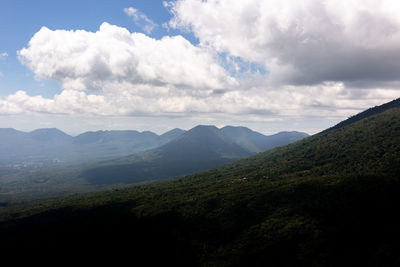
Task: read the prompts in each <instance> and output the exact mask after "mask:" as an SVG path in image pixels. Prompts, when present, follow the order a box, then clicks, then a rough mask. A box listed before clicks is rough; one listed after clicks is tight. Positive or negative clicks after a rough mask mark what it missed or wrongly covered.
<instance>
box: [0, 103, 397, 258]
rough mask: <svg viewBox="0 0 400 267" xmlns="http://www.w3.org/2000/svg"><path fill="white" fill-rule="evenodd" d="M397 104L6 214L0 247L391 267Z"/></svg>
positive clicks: (394, 238) (394, 255) (85, 253)
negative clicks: (176, 171)
mask: <svg viewBox="0 0 400 267" xmlns="http://www.w3.org/2000/svg"><path fill="white" fill-rule="evenodd" d="M399 102H400V101H399V100H396V101H395V102H394V103H395V105H393V106H392V107H390V108H388V109H384V110H381V111H379V112H373V113H372V114H371V115H368V116H364V117H363V118H362V119H360V120H356V121H354V122H351V123H345V124H342V125H343V127H333V128H331V129H330V130H327V131H324V132H322V133H320V134H317V135H314V136H312V137H309V138H307V139H304V140H302V141H299V142H296V143H293V144H290V145H288V146H285V147H281V148H277V149H274V150H271V151H267V152H265V153H260V154H258V155H256V156H252V157H249V158H246V159H242V160H239V161H235V162H233V163H230V164H228V165H225V166H223V167H220V168H217V169H213V170H209V171H207V172H203V173H198V174H194V175H190V176H186V177H183V178H180V179H175V180H172V181H167V182H157V183H152V184H147V185H146V184H145V185H140V186H135V187H129V188H122V189H121V188H119V189H115V190H111V191H106V192H102V193H93V194H86V195H77V196H71V197H68V198H60V199H55V200H48V201H41V202H36V203H31V204H30V205H28V206H23V207H16V208H14V209H13V210H7V212H3V216H2V223H1V224H0V236H1V241H2V242H1V246H2V247H1V248H2V249H3V251H9V250H10V249H11V250H18V251H35V252H39V251H46V252H51V253H55V254H56V255H65V251H66V249H70V248H71V247H72V251H73V252H74V253H76V254H74V255H81V256H86V257H88V255H89V254H88V253H89V252H93V251H94V252H96V253H99V254H100V255H102V256H104V257H107V256H110V258H112V257H117V259H119V260H121V259H128V258H135V260H136V262H145V263H146V264H173V265H182V266H394V265H398V264H399V263H400V256H399V254H398V251H399V250H400V245H399V244H398V240H399V239H400V230H399V227H398V225H399V224H400V219H399V218H398V216H397V211H398V209H399V208H400V204H399V203H400V194H399V192H400V107H399ZM378 109H379V107H378Z"/></svg>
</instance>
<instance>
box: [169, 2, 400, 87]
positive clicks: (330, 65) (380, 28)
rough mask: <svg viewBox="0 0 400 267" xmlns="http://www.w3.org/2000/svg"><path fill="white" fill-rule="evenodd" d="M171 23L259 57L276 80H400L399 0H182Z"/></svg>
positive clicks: (173, 5) (236, 52) (222, 48)
mask: <svg viewBox="0 0 400 267" xmlns="http://www.w3.org/2000/svg"><path fill="white" fill-rule="evenodd" d="M164 6H166V7H169V8H170V10H171V12H172V14H173V15H174V17H173V19H171V21H170V22H169V26H170V27H174V28H179V29H185V30H190V31H193V33H194V34H195V36H196V37H198V38H199V40H200V42H201V44H202V45H208V46H210V47H212V48H214V49H216V50H217V51H219V52H227V53H228V54H230V55H232V56H235V57H241V58H243V59H245V60H248V61H250V62H258V63H261V64H263V65H264V66H265V68H266V69H267V70H268V71H269V72H270V77H269V80H270V82H275V84H293V85H296V84H298V85H310V84H318V83H322V82H326V81H335V82H346V83H352V84H355V83H356V82H359V81H367V82H369V83H373V84H376V86H379V85H382V84H384V83H386V82H392V81H399V80H400V78H399V77H400V63H399V62H400V53H399V49H400V16H399V14H400V4H399V3H398V1H396V0H368V1H365V0H351V1H349V0H324V1H320V0H304V1H292V0H219V1H216V0H208V1H202V0H178V1H176V2H169V3H166V4H164Z"/></svg>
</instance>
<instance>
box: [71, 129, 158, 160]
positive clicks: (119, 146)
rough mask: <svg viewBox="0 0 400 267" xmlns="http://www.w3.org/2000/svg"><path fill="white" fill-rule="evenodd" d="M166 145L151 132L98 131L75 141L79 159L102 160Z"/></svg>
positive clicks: (77, 137) (87, 133)
mask: <svg viewBox="0 0 400 267" xmlns="http://www.w3.org/2000/svg"><path fill="white" fill-rule="evenodd" d="M163 143H164V141H163V140H161V138H160V137H159V136H158V135H157V134H155V133H153V132H149V131H145V132H138V131H97V132H85V133H83V134H80V135H78V136H76V137H75V138H74V140H73V146H74V151H75V154H76V156H77V157H79V158H81V159H82V160H85V158H91V159H102V158H111V157H117V156H122V155H129V154H133V153H136V152H140V151H145V150H148V149H152V148H155V147H158V146H160V145H162V144H163Z"/></svg>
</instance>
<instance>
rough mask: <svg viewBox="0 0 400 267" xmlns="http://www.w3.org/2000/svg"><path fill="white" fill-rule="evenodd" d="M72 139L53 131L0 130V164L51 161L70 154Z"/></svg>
mask: <svg viewBox="0 0 400 267" xmlns="http://www.w3.org/2000/svg"><path fill="white" fill-rule="evenodd" d="M71 141H72V137H71V136H69V135H67V134H66V133H64V132H62V131H60V130H58V129H55V128H51V129H38V130H35V131H32V132H29V133H25V132H21V131H17V130H14V129H0V151H1V152H0V162H2V163H12V162H15V161H17V162H18V161H19V162H23V161H30V162H43V161H52V160H53V159H55V158H64V157H66V156H68V155H69V154H70V153H71V148H70V147H69V145H70V143H71Z"/></svg>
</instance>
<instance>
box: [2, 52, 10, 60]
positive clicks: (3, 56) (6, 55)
mask: <svg viewBox="0 0 400 267" xmlns="http://www.w3.org/2000/svg"><path fill="white" fill-rule="evenodd" d="M6 57H8V54H7V53H6V52H3V53H0V60H2V59H4V58H6Z"/></svg>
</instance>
